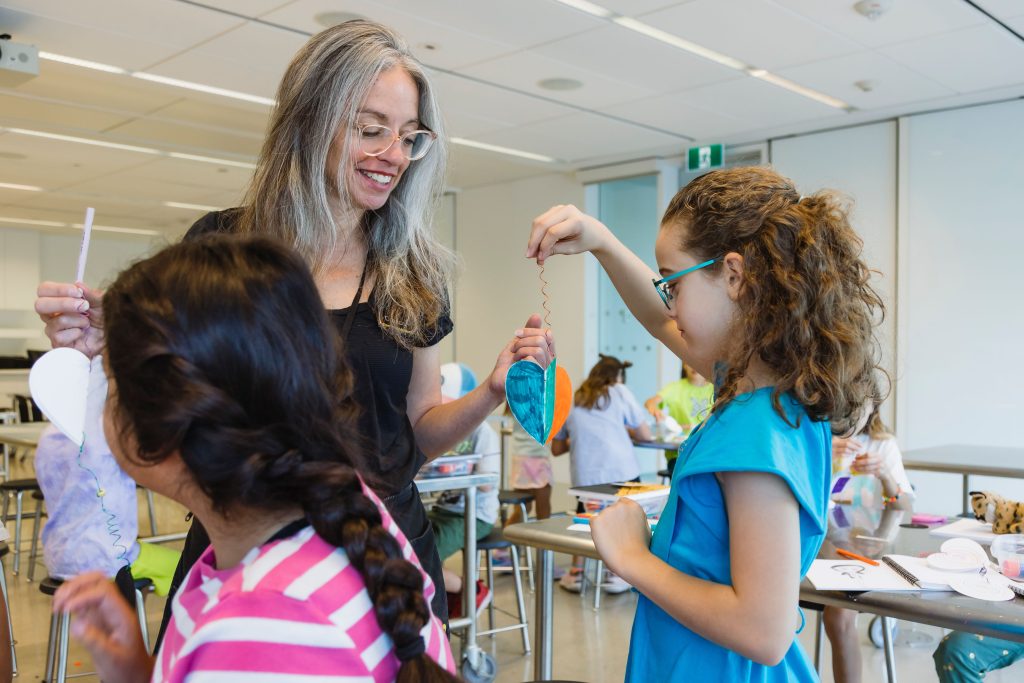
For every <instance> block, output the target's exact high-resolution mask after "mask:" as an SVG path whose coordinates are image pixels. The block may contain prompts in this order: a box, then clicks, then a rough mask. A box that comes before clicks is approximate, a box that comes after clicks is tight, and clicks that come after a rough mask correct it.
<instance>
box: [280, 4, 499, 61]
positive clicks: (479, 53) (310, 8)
mask: <svg viewBox="0 0 1024 683" xmlns="http://www.w3.org/2000/svg"><path fill="white" fill-rule="evenodd" d="M344 10H345V12H347V13H352V14H356V15H359V16H362V17H365V18H367V19H372V20H374V21H379V22H381V23H383V24H385V25H387V26H389V27H391V28H392V29H394V30H395V31H397V32H398V33H399V34H401V36H402V37H403V38H404V39H405V40H406V41H407V42H408V44H409V46H410V49H411V50H412V52H413V54H414V55H416V57H417V58H418V59H420V60H421V61H423V62H424V63H425V64H429V65H432V66H436V67H439V68H442V69H453V68H457V67H460V66H464V65H467V64H473V63H476V62H480V61H483V60H486V59H491V58H493V57H496V56H498V55H503V54H506V53H508V52H512V51H514V50H515V49H516V47H515V46H514V45H511V44H509V43H508V42H506V41H504V40H492V39H490V38H487V37H485V36H480V35H475V34H473V33H471V32H468V31H465V30H462V29H461V27H460V26H459V23H458V22H452V23H451V24H446V23H443V22H440V21H434V20H433V19H434V17H433V16H431V17H430V18H427V19H424V18H423V17H422V16H419V15H417V14H409V13H407V12H404V11H401V10H399V9H397V8H395V7H388V6H385V5H382V4H380V3H377V2H373V1H372V0H352V1H351V2H346V3H345V7H344ZM335 11H338V4H337V2H335V1H334V0H298V1H297V2H293V3H290V4H288V5H285V6H284V7H282V8H281V9H279V10H276V11H273V12H270V13H268V14H267V15H265V16H264V17H263V18H264V19H266V20H267V21H272V22H274V23H276V24H281V25H283V26H291V27H293V28H297V29H300V30H303V31H307V32H309V33H317V32H319V31H322V30H324V28H325V27H324V26H321V25H320V24H318V23H317V22H316V19H315V17H316V15H318V14H320V13H323V12H335ZM426 45H432V46H435V47H436V49H434V50H430V49H427V48H426V47H425V46H426Z"/></svg>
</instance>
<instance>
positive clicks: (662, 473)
mask: <svg viewBox="0 0 1024 683" xmlns="http://www.w3.org/2000/svg"><path fill="white" fill-rule="evenodd" d="M658 476H659V477H661V484H662V486H664V485H665V484H667V483H668V481H669V479H671V478H672V470H670V469H669V468H667V467H666V468H665V469H663V470H658Z"/></svg>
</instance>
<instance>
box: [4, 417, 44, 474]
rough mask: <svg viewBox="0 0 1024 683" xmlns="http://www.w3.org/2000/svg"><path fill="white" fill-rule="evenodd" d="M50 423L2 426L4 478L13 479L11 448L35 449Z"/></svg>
mask: <svg viewBox="0 0 1024 683" xmlns="http://www.w3.org/2000/svg"><path fill="white" fill-rule="evenodd" d="M49 424H50V423H49V422H25V423H22V424H4V425H0V445H2V446H3V458H4V464H3V468H4V471H3V478H4V481H7V480H9V479H10V478H11V447H15V448H31V449H35V447H36V444H38V443H39V437H40V436H41V435H42V433H43V430H44V429H45V428H46V426H47V425H49Z"/></svg>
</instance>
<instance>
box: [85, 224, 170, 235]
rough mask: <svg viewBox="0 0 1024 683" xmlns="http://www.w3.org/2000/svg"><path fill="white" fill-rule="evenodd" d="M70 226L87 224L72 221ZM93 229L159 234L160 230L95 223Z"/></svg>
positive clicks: (130, 233)
mask: <svg viewBox="0 0 1024 683" xmlns="http://www.w3.org/2000/svg"><path fill="white" fill-rule="evenodd" d="M69 227H72V228H78V229H79V230H81V229H82V228H84V227H85V226H84V225H82V224H81V223H72V224H71V225H70V226H69ZM92 229H93V230H99V231H100V232H116V233H123V234H127V235H159V234H160V232H159V231H157V230H144V229H142V228H119V227H117V226H114V225H94V226H92Z"/></svg>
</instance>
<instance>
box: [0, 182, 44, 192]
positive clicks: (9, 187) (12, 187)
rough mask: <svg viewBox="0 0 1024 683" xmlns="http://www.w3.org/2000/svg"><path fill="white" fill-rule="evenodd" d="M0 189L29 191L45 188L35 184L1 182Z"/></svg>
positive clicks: (40, 190)
mask: <svg viewBox="0 0 1024 683" xmlns="http://www.w3.org/2000/svg"><path fill="white" fill-rule="evenodd" d="M0 189H4V190H26V191H28V192H42V191H43V188H41V187H36V186H35V185H18V184H16V183H0Z"/></svg>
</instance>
